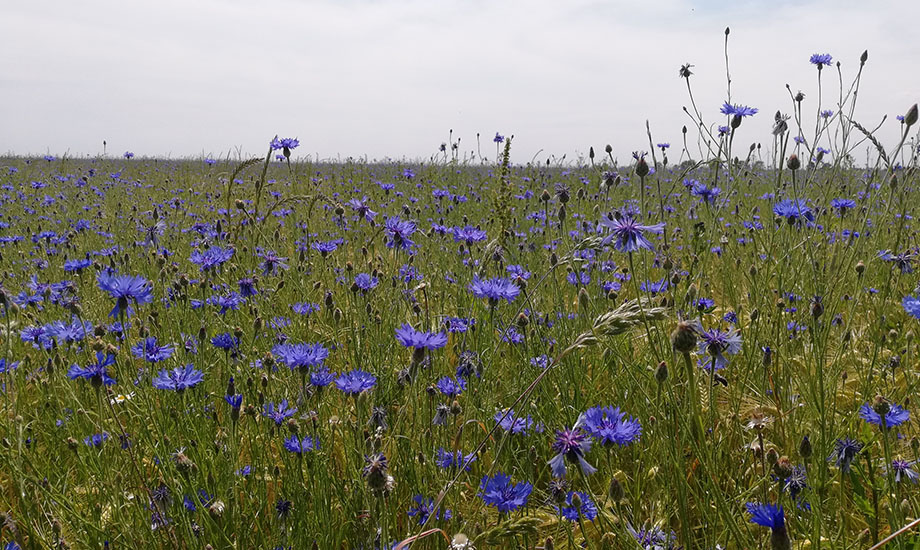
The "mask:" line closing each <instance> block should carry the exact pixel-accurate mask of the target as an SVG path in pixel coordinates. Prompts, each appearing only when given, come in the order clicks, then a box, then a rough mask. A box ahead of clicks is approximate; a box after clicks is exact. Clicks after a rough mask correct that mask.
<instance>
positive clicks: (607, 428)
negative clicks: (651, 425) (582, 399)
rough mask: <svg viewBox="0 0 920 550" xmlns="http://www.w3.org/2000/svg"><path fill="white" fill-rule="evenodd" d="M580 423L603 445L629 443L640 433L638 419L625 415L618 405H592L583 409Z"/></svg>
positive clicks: (636, 439)
mask: <svg viewBox="0 0 920 550" xmlns="http://www.w3.org/2000/svg"><path fill="white" fill-rule="evenodd" d="M580 424H581V426H582V427H583V428H584V429H585V431H587V432H588V434H589V435H590V436H591V437H593V438H595V439H597V440H598V441H599V442H600V443H601V445H603V446H605V447H609V446H613V445H619V446H621V447H622V446H625V445H629V444H630V443H633V442H635V441H638V439H639V437H640V436H641V435H642V425H641V424H639V421H638V420H636V419H634V418H632V417H627V416H626V413H624V412H622V411H620V408H619V407H592V408H590V409H588V410H587V411H585V414H584V415H583V416H582V417H581V420H580Z"/></svg>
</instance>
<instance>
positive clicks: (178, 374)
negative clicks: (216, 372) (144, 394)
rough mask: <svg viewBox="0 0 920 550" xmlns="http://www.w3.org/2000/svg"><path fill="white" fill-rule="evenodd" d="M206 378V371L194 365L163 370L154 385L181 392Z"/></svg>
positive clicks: (161, 388)
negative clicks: (203, 371)
mask: <svg viewBox="0 0 920 550" xmlns="http://www.w3.org/2000/svg"><path fill="white" fill-rule="evenodd" d="M203 380H204V373H202V372H201V371H200V370H198V369H196V368H195V367H194V366H192V365H185V366H184V367H176V368H174V369H172V370H165V369H164V370H161V371H160V373H159V374H158V375H157V376H156V378H154V379H153V387H154V388H157V389H158V390H171V391H175V392H181V391H184V390H186V389H188V388H192V387H194V386H197V385H198V384H200V383H201V382H202V381H203Z"/></svg>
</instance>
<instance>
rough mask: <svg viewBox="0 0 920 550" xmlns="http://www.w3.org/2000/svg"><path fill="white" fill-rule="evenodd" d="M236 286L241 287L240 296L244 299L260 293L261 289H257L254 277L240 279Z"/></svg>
mask: <svg viewBox="0 0 920 550" xmlns="http://www.w3.org/2000/svg"><path fill="white" fill-rule="evenodd" d="M236 284H237V285H238V286H239V287H240V295H241V296H242V297H243V298H249V297H250V296H255V295H257V294H258V293H259V289H257V288H256V281H255V279H253V278H252V277H245V278H243V279H240V280H239V281H237V283H236Z"/></svg>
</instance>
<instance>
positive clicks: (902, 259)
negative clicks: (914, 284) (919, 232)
mask: <svg viewBox="0 0 920 550" xmlns="http://www.w3.org/2000/svg"><path fill="white" fill-rule="evenodd" d="M878 257H879V258H881V259H883V260H885V261H886V262H891V263H893V264H894V265H895V266H896V267H897V268H898V269H900V270H901V273H913V272H914V266H913V265H911V264H912V262H913V260H914V254H913V253H912V252H910V251H905V252H902V253H901V254H894V253H892V252H891V251H890V250H881V251H879V253H878Z"/></svg>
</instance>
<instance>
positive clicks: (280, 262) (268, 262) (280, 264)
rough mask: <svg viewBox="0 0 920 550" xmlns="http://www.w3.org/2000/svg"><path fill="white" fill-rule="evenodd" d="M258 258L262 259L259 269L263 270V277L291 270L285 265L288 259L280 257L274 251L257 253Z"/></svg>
mask: <svg viewBox="0 0 920 550" xmlns="http://www.w3.org/2000/svg"><path fill="white" fill-rule="evenodd" d="M256 256H258V257H259V258H262V262H261V263H260V264H259V267H261V268H262V275H263V276H267V275H274V274H275V273H277V271H278V270H279V269H289V268H290V267H291V266H289V265H288V264H286V263H284V262H286V261H287V258H282V257H281V256H278V254H276V253H275V251H274V250H261V251H258V252H257V253H256Z"/></svg>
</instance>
